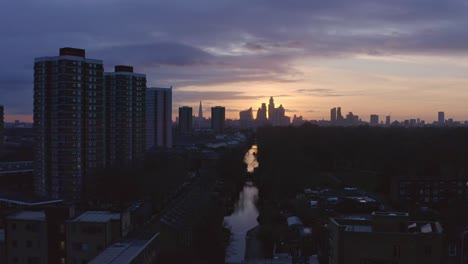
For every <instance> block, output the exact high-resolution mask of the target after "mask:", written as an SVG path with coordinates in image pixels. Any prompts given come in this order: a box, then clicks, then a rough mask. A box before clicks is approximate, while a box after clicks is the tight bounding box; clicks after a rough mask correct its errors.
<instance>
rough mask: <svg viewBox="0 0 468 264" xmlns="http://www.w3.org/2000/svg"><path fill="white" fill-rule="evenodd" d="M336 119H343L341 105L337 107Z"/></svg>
mask: <svg viewBox="0 0 468 264" xmlns="http://www.w3.org/2000/svg"><path fill="white" fill-rule="evenodd" d="M336 120H337V121H343V120H344V118H343V115H342V114H341V107H338V108H336Z"/></svg>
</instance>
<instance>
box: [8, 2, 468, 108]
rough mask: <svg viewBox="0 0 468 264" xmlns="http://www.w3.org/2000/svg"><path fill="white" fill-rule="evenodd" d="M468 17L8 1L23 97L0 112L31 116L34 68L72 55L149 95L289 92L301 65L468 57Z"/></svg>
mask: <svg viewBox="0 0 468 264" xmlns="http://www.w3.org/2000/svg"><path fill="white" fill-rule="evenodd" d="M467 15H468V2H467V1H465V0H444V1H440V0H392V1H390V0H388V1H374V0H362V1H349V0H328V1H310V0H292V1H284V0H252V1H228V0H199V1H182V0H180V1H168V0H161V1H150V0H138V1H123V0H115V1H111V0H102V1H92V0H83V1H71V0H63V1H57V0H44V1H35V0H24V1H6V2H5V3H2V8H0V21H1V22H2V23H0V35H1V36H2V41H1V42H0V50H1V51H2V61H3V63H2V64H1V65H0V93H1V94H2V95H4V94H5V91H8V90H11V89H12V87H14V90H12V91H11V92H8V93H7V94H8V95H9V96H10V97H11V96H13V97H14V99H12V100H10V98H9V99H8V101H7V102H4V101H5V100H4V99H3V96H2V98H1V99H0V101H3V102H0V103H3V104H5V105H6V107H7V108H9V109H11V111H12V112H13V111H14V112H15V113H19V112H31V110H32V75H33V72H32V70H33V69H32V67H33V65H32V64H33V59H34V57H40V56H53V55H56V54H57V53H58V49H59V48H60V47H63V46H72V47H80V48H85V49H87V52H88V54H89V56H90V57H93V58H102V59H104V62H105V66H106V70H110V69H112V67H113V65H114V64H130V65H134V66H135V68H136V70H137V71H139V72H144V73H147V75H148V81H149V84H150V85H163V84H164V85H166V86H167V85H174V86H179V87H183V86H191V85H206V86H212V87H215V86H216V85H222V84H225V83H236V82H239V83H243V82H245V83H249V82H258V81H269V82H279V83H290V82H297V81H301V80H303V79H304V78H303V76H302V73H301V72H300V71H299V70H298V69H296V68H294V66H293V65H294V64H293V63H292V62H294V60H297V59H302V58H310V57H323V58H326V57H342V56H351V55H355V54H370V55H375V56H379V55H393V54H423V55H433V54H437V55H444V54H468V19H466V18H467ZM214 89H215V88H214ZM302 93H306V94H307V93H309V94H312V95H316V96H342V94H341V93H337V92H333V91H318V90H315V91H302ZM17 98H18V99H17ZM20 100H21V102H26V103H25V104H26V105H27V106H24V104H23V103H20V102H19V101H20Z"/></svg>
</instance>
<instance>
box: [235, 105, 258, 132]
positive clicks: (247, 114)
mask: <svg viewBox="0 0 468 264" xmlns="http://www.w3.org/2000/svg"><path fill="white" fill-rule="evenodd" d="M253 121H254V119H253V111H252V107H250V108H249V109H247V110H244V111H240V112H239V126H240V128H241V129H249V128H252V127H253Z"/></svg>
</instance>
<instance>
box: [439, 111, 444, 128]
mask: <svg viewBox="0 0 468 264" xmlns="http://www.w3.org/2000/svg"><path fill="white" fill-rule="evenodd" d="M444 123H445V113H444V112H439V125H443V124H444Z"/></svg>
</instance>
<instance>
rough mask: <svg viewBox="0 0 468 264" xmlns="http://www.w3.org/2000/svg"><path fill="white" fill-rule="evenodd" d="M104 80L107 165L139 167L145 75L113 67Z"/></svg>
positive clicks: (143, 136)
mask: <svg viewBox="0 0 468 264" xmlns="http://www.w3.org/2000/svg"><path fill="white" fill-rule="evenodd" d="M104 78H105V87H106V123H107V126H106V133H107V144H106V145H107V149H106V151H107V165H108V166H115V165H121V164H135V163H139V162H141V161H143V159H144V157H145V150H146V143H145V142H146V133H145V132H146V118H145V117H146V75H144V74H140V73H134V72H133V67H131V66H124V65H117V66H115V70H114V72H106V73H104Z"/></svg>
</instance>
